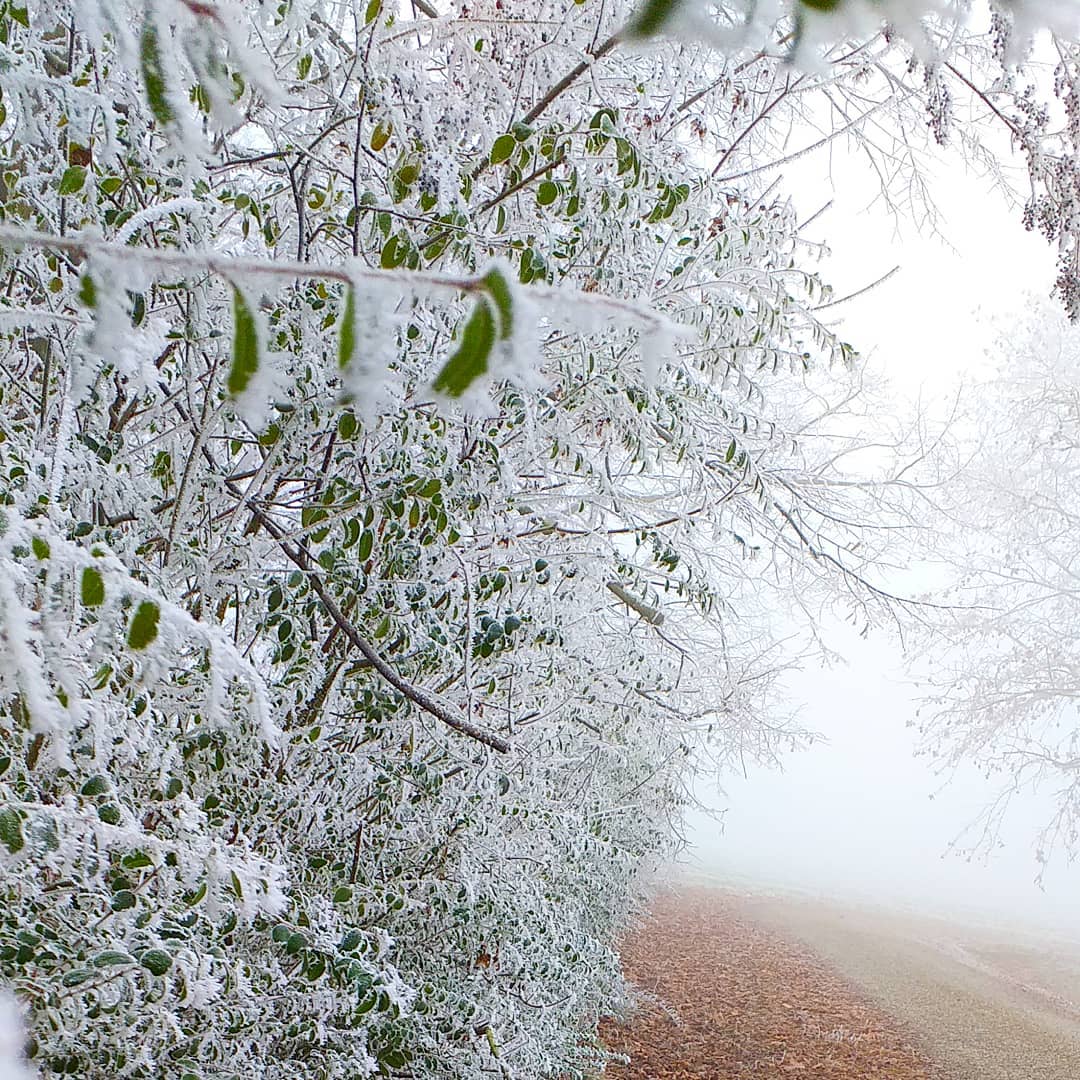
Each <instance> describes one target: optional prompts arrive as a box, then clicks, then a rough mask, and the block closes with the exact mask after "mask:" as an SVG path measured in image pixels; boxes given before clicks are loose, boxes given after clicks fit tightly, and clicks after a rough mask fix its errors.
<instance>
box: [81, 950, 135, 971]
mask: <svg viewBox="0 0 1080 1080" xmlns="http://www.w3.org/2000/svg"><path fill="white" fill-rule="evenodd" d="M90 963H91V964H93V965H94V967H98V968H102V967H118V966H119V965H120V964H133V963H135V961H134V959H133V958H132V957H130V956H128V954H127V953H126V952H120V951H119V950H117V949H106V950H105V952H100V953H98V954H97V956H95V957H94V959H93V960H91V961H90Z"/></svg>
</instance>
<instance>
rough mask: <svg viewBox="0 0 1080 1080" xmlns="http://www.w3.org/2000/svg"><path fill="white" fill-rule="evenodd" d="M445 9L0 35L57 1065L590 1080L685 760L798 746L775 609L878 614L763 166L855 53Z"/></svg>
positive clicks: (823, 369) (18, 792) (8, 19)
mask: <svg viewBox="0 0 1080 1080" xmlns="http://www.w3.org/2000/svg"><path fill="white" fill-rule="evenodd" d="M429 7H430V5H426V4H423V5H422V4H417V5H416V8H417V10H418V12H419V14H418V15H417V17H415V18H413V17H411V14H410V12H411V10H412V5H411V4H402V5H401V11H398V10H397V5H391V4H389V3H383V2H380V0H371V2H370V3H368V4H366V5H365V4H361V5H359V6H357V5H355V4H351V3H350V4H346V3H336V2H330V0H323V2H315V0H292V2H290V0H283V2H281V3H278V4H274V3H265V4H246V5H242V6H241V5H235V6H231V7H230V6H226V5H224V4H210V3H204V2H203V0H198V2H196V0H153V2H150V3H146V4H141V3H124V2H121V0H114V2H108V3H106V2H101V3H97V2H95V0H78V2H69V0H41V2H40V3H34V4H31V5H30V6H29V7H25V8H24V7H20V6H18V5H16V4H14V3H11V2H9V3H6V4H3V5H2V6H0V88H2V90H3V98H2V101H0V108H2V110H3V116H2V120H0V139H2V141H3V146H4V161H5V164H4V171H3V175H2V183H3V187H2V190H0V211H2V215H3V222H4V224H3V226H2V231H0V243H2V244H3V248H4V251H3V261H2V263H0V275H2V277H0V283H2V292H0V335H2V338H0V341H2V351H0V363H2V364H3V370H4V374H5V382H4V385H3V387H2V388H0V389H2V395H3V396H2V400H0V472H2V475H3V477H4V481H5V486H4V489H3V491H2V493H0V497H2V500H3V506H2V507H0V513H2V521H0V639H2V642H3V648H2V650H0V974H2V975H3V978H4V980H5V982H6V983H7V984H8V985H10V987H11V988H12V989H13V990H14V992H15V993H16V994H17V995H18V997H19V999H20V1000H21V1002H22V1003H23V1004H24V1006H25V1009H26V1014H27V1019H28V1023H29V1024H30V1025H31V1032H30V1044H29V1057H30V1059H31V1061H32V1064H33V1066H34V1067H35V1068H36V1069H38V1070H39V1071H40V1072H41V1073H42V1074H45V1075H52V1074H60V1073H64V1074H78V1075H84V1076H91V1077H101V1078H103V1080H104V1078H109V1080H115V1078H120V1077H157V1076H161V1075H173V1074H175V1075H176V1076H179V1077H188V1076H191V1077H210V1076H221V1077H225V1076H228V1077H232V1076H239V1075H244V1076H249V1075H258V1076H266V1077H279V1076H280V1077H284V1076H289V1077H296V1078H309V1077H310V1078H316V1077H317V1078H320V1080H323V1078H330V1077H355V1076H365V1075H371V1074H376V1073H378V1074H383V1075H413V1076H425V1077H447V1078H449V1077H462V1078H464V1077H470V1078H472V1077H475V1076H477V1075H479V1074H481V1073H484V1072H493V1073H495V1074H501V1075H505V1076H520V1077H535V1076H556V1075H559V1076H562V1075H565V1076H575V1075H582V1074H583V1073H584V1072H586V1071H588V1070H589V1069H591V1068H593V1067H594V1066H596V1065H597V1064H598V1063H599V1062H600V1060H601V1059H602V1055H601V1052H600V1050H599V1049H598V1047H597V1046H596V1044H595V1040H594V1035H593V1032H594V1028H595V1022H596V1020H597V1018H598V1016H599V1015H600V1014H601V1013H602V1012H603V1011H608V1010H611V1009H612V1008H615V1007H617V1005H618V1001H619V994H620V984H619V977H618V965H617V959H616V956H615V953H614V951H613V942H614V939H615V936H616V934H617V932H618V930H619V929H620V927H622V926H623V925H624V922H625V918H626V916H627V913H628V911H629V910H630V909H631V908H632V906H633V904H634V902H635V899H636V897H637V895H638V893H639V890H640V887H641V880H642V874H643V872H644V871H646V870H647V869H648V868H649V867H650V866H651V865H653V864H654V863H655V862H656V860H658V859H661V858H663V857H664V856H665V855H667V854H668V853H670V851H671V850H672V847H673V844H674V843H675V841H676V837H677V826H678V821H679V817H680V813H681V809H682V806H683V805H684V803H685V800H686V798H687V795H686V781H687V776H688V769H689V767H690V766H691V764H692V763H693V762H695V761H701V760H703V759H708V760H710V761H711V762H713V763H714V764H716V765H717V766H719V767H723V766H724V765H726V764H727V763H729V762H742V761H744V760H746V759H747V758H755V757H756V758H769V757H771V756H772V755H773V754H775V753H776V752H777V750H778V749H779V748H781V747H783V746H784V745H786V744H788V743H790V742H791V741H793V740H797V739H798V738H799V736H800V733H799V732H798V731H797V730H795V729H792V728H790V727H788V726H786V725H785V724H784V723H783V722H781V721H778V720H777V719H776V717H775V716H774V715H773V714H772V713H770V712H769V710H768V708H767V705H768V700H769V697H768V695H769V686H770V677H771V674H772V673H773V672H774V671H775V670H777V669H779V668H780V667H782V666H783V664H784V663H785V662H786V661H787V657H786V655H785V652H784V646H783V645H782V644H781V643H780V642H778V641H777V640H776V638H775V636H774V635H773V632H772V630H771V627H770V624H769V611H770V609H771V608H773V607H775V605H776V604H777V603H780V602H787V603H795V604H798V605H801V606H803V607H804V608H806V609H807V610H811V611H812V610H813V605H814V604H816V603H819V602H829V600H830V598H831V597H832V596H833V595H834V594H833V593H832V592H830V590H839V591H840V592H841V593H844V594H847V595H848V596H849V599H850V601H851V602H852V603H855V604H857V605H860V606H864V607H865V606H869V605H873V604H875V603H878V602H879V601H880V599H881V598H880V596H879V595H878V594H876V593H875V592H874V590H873V589H872V588H871V587H869V586H868V583H867V580H866V575H867V573H868V572H869V571H868V567H870V566H872V564H873V560H874V558H875V554H876V550H877V547H876V542H875V539H874V537H873V535H872V534H871V533H869V532H868V531H867V530H866V529H864V528H863V527H862V526H861V524H860V522H861V521H863V520H865V516H866V514H865V506H864V505H863V499H864V496H865V490H864V489H863V488H861V487H860V486H859V485H851V484H846V483H840V484H834V483H833V480H834V478H835V472H836V468H837V466H836V462H837V460H838V454H837V447H836V444H835V442H834V441H833V440H832V438H831V435H830V429H829V427H828V424H829V423H830V422H831V417H832V416H833V414H834V412H835V410H836V409H837V408H839V407H841V406H842V404H843V402H844V401H845V400H846V395H847V387H846V383H845V380H846V379H847V373H848V370H849V368H850V365H851V362H852V359H853V353H852V350H851V349H850V347H849V346H848V345H846V344H845V343H843V342H842V341H841V340H839V339H838V338H837V337H836V336H835V334H834V333H833V332H832V331H831V330H830V329H828V328H827V327H826V326H825V325H823V324H822V322H821V321H820V319H819V317H818V315H817V312H816V310H815V309H816V308H817V307H818V306H819V305H821V304H822V303H825V302H827V301H828V299H829V292H828V290H827V288H826V287H825V286H824V285H823V284H822V283H821V282H820V281H819V280H818V279H817V278H816V277H815V276H814V275H813V273H811V272H809V271H808V270H807V269H805V267H804V263H806V261H807V260H808V258H809V256H810V254H811V252H810V246H809V245H808V244H807V243H806V242H805V241H804V240H803V239H802V237H801V233H800V228H799V225H798V224H797V222H796V220H795V213H794V211H793V209H792V207H791V206H790V205H789V204H788V203H787V202H785V201H784V200H783V199H781V198H780V197H779V196H778V195H777V194H776V193H775V192H772V191H771V190H769V189H768V188H766V187H765V184H766V182H767V178H763V177H761V176H760V173H759V172H758V169H759V167H760V166H761V165H762V164H763V163H764V162H765V161H766V160H767V158H768V155H769V153H770V152H771V151H772V148H773V147H775V146H777V145H778V144H779V141H780V136H778V135H776V134H775V133H774V130H773V128H772V126H771V125H772V124H773V123H774V122H775V121H779V120H781V119H785V118H787V119H790V118H791V116H792V115H793V114H794V112H795V111H796V110H797V109H798V108H799V107H800V103H801V100H802V98H803V95H805V94H808V93H809V92H810V91H812V90H814V89H815V88H819V87H829V88H832V89H833V91H834V92H837V93H841V94H842V92H843V90H842V87H843V85H844V83H845V80H847V79H849V78H854V77H856V76H857V75H858V74H859V73H860V72H861V71H862V70H863V68H864V66H865V65H864V61H863V60H862V59H860V57H859V55H858V54H852V55H850V56H848V57H846V58H845V57H843V56H837V57H834V58H833V61H832V66H831V67H830V68H828V69H827V70H825V71H823V72H820V73H807V74H805V75H804V76H799V77H798V78H799V80H800V81H799V82H797V83H796V84H795V85H792V81H791V79H790V78H789V75H790V73H789V69H788V68H787V67H786V66H785V64H786V62H785V60H784V59H783V57H780V56H778V57H770V56H768V55H766V54H764V53H760V52H752V51H751V52H748V51H746V50H742V51H739V50H733V51H732V52H731V53H730V55H718V54H717V53H716V52H715V51H714V50H713V49H712V48H711V46H709V45H708V44H707V43H704V42H702V43H699V44H686V43H679V42H669V41H658V42H653V43H651V44H650V46H649V48H648V49H645V50H643V51H642V50H639V51H634V50H632V49H625V48H623V47H622V46H621V45H620V44H619V40H620V39H619V31H620V29H621V28H623V27H625V26H626V25H627V22H628V20H629V19H631V17H632V16H633V15H634V10H633V9H632V7H631V5H629V4H626V3H622V4H620V3H610V2H608V3H604V4H599V3H588V2H587V3H572V2H563V0H528V2H521V3H515V4H514V5H513V11H512V12H507V11H506V7H507V5H506V4H505V3H504V2H503V0H476V2H473V3H470V4H468V5H467V9H466V6H465V5H461V6H456V7H455V9H454V11H453V12H448V13H447V14H446V15H445V16H440V15H439V10H440V8H438V7H431V8H430V11H429V10H428V9H429ZM431 16H434V17H431ZM785 80H787V86H786V88H785V89H784V92H783V93H782V94H781V95H780V97H779V98H778V97H777V93H778V89H779V88H780V87H781V86H783V85H784V83H785ZM796 91H797V92H796ZM882 107H884V106H882ZM717 161H718V163H717ZM729 174H730V175H731V176H735V175H738V176H739V177H740V178H741V179H740V182H739V183H738V184H737V185H736V184H735V183H734V181H733V180H732V181H728V180H725V179H724V178H725V177H726V176H728V175H729ZM755 555H756V556H758V557H757V558H755ZM784 598H786V600H784Z"/></svg>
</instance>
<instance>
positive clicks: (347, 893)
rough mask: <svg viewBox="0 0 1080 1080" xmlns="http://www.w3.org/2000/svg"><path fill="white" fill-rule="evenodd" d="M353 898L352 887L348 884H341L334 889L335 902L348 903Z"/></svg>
mask: <svg viewBox="0 0 1080 1080" xmlns="http://www.w3.org/2000/svg"><path fill="white" fill-rule="evenodd" d="M351 899H352V889H350V888H349V886H348V885H340V886H338V888H336V889H335V890H334V903H335V904H347V903H348V902H349V901H350V900H351Z"/></svg>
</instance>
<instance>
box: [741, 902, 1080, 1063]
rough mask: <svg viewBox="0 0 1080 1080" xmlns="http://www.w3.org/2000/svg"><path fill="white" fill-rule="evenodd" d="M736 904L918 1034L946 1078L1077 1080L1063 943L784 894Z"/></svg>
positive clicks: (1076, 961) (1077, 962) (1073, 980)
mask: <svg viewBox="0 0 1080 1080" xmlns="http://www.w3.org/2000/svg"><path fill="white" fill-rule="evenodd" d="M740 910H741V911H742V912H743V914H744V915H745V916H746V917H749V918H752V919H754V921H755V922H757V923H759V924H760V925H762V926H765V927H768V928H771V929H773V930H775V931H776V932H778V933H781V934H782V935H784V937H786V938H790V939H795V940H799V941H801V942H803V943H805V944H806V945H807V946H809V947H810V948H811V949H813V951H814V952H815V953H817V954H818V955H820V956H822V957H823V958H824V959H826V960H827V961H828V963H829V964H830V965H831V966H833V967H834V968H835V969H836V970H837V971H839V972H841V973H842V974H843V975H844V976H845V977H846V978H848V979H850V980H851V981H852V982H853V983H855V984H856V985H858V986H859V987H860V989H861V990H862V991H863V992H864V993H865V994H866V996H867V997H868V998H869V999H870V1000H871V1001H873V1002H874V1003H875V1004H876V1005H877V1006H878V1007H880V1008H882V1009H883V1010H885V1011H887V1012H888V1013H889V1014H890V1015H892V1016H895V1017H897V1018H898V1019H899V1020H900V1021H901V1022H903V1023H905V1024H906V1025H908V1027H909V1029H911V1030H914V1031H917V1032H919V1041H920V1044H921V1045H922V1046H923V1047H924V1048H925V1049H926V1050H927V1052H928V1053H929V1054H931V1055H932V1056H933V1057H934V1058H935V1059H936V1060H938V1061H940V1062H941V1063H942V1065H943V1066H944V1069H943V1075H944V1076H946V1077H947V1078H948V1080H1078V1078H1080V1005H1078V1004H1077V1002H1080V952H1078V950H1077V947H1076V946H1075V944H1067V943H1065V942H1050V941H1047V940H1045V939H1040V938H1033V937H1030V936H1026V935H1024V934H1022V933H1020V932H1018V931H1015V930H1008V929H1003V928H997V929H986V928H983V929H971V928H968V927H962V926H958V925H956V924H954V923H949V922H947V921H944V920H936V919H929V918H919V917H914V916H902V915H891V914H888V913H886V912H882V911H875V910H870V909H858V908H842V907H837V906H835V905H830V904H823V903H814V902H808V901H794V900H792V899H790V898H773V899H765V898H754V899H750V898H748V899H746V900H744V901H743V902H742V903H741V905H740Z"/></svg>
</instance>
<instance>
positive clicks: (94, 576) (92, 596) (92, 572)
mask: <svg viewBox="0 0 1080 1080" xmlns="http://www.w3.org/2000/svg"><path fill="white" fill-rule="evenodd" d="M79 596H80V599H81V600H82V606H83V607H101V605H102V604H104V603H105V579H104V578H103V577H102V576H101V571H100V570H97V569H95V568H94V567H93V566H87V567H86V568H85V569H84V570H83V572H82V582H81V584H80V587H79Z"/></svg>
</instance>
